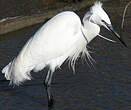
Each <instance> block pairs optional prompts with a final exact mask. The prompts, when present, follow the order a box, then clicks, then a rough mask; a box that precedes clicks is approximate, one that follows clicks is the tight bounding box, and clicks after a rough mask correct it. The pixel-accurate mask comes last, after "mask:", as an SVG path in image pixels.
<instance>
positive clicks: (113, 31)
mask: <svg viewBox="0 0 131 110" xmlns="http://www.w3.org/2000/svg"><path fill="white" fill-rule="evenodd" d="M106 26H107V27H108V28H109V29H110V30H111V32H112V33H113V34H114V35H115V36H116V37H117V38H118V39H119V40H120V41H121V43H122V44H123V45H124V46H125V47H127V45H126V43H125V42H124V41H123V39H122V38H121V37H120V35H119V34H117V32H116V31H115V30H114V29H113V27H112V25H108V24H107V25H106Z"/></svg>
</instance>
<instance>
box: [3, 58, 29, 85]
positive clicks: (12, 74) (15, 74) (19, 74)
mask: <svg viewBox="0 0 131 110" xmlns="http://www.w3.org/2000/svg"><path fill="white" fill-rule="evenodd" d="M2 73H4V74H5V78H6V79H7V80H10V84H14V85H20V84H21V83H22V82H24V81H25V80H31V76H30V72H27V71H26V72H25V71H21V68H19V64H17V62H16V59H14V60H13V61H12V62H10V63H9V64H8V65H7V66H5V67H4V68H3V70H2Z"/></svg>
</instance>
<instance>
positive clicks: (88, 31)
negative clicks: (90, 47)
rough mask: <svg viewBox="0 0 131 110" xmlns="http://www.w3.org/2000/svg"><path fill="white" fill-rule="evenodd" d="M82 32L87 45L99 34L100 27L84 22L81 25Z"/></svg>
mask: <svg viewBox="0 0 131 110" xmlns="http://www.w3.org/2000/svg"><path fill="white" fill-rule="evenodd" d="M82 31H83V33H84V35H85V37H86V39H87V41H88V43H89V42H90V41H92V40H93V39H94V38H95V37H96V36H97V35H98V34H99V32H100V27H99V26H98V25H97V24H94V23H92V22H90V21H88V20H86V21H85V22H84V23H83V25H82Z"/></svg>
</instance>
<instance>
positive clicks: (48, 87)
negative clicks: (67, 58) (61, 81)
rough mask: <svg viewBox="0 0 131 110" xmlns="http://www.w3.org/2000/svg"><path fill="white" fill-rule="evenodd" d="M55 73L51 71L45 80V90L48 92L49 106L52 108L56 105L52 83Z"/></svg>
mask: <svg viewBox="0 0 131 110" xmlns="http://www.w3.org/2000/svg"><path fill="white" fill-rule="evenodd" d="M52 76H53V71H51V70H49V71H48V74H47V76H46V79H45V88H46V92H47V98H48V106H49V107H52V106H53V104H54V99H53V95H52V93H51V81H52Z"/></svg>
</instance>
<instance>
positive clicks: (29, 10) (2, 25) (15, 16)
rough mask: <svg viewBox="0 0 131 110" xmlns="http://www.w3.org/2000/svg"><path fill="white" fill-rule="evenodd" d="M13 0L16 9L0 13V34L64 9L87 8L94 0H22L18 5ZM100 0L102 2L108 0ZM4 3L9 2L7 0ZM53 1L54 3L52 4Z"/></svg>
mask: <svg viewBox="0 0 131 110" xmlns="http://www.w3.org/2000/svg"><path fill="white" fill-rule="evenodd" d="M13 1H14V4H15V3H16V10H15V8H13V11H11V12H10V11H8V12H7V13H3V14H2V13H1V15H3V16H4V17H5V18H3V19H1V21H0V35H2V34H6V33H8V32H12V31H16V30H18V29H21V28H24V27H27V26H31V25H34V24H37V23H41V22H44V21H46V20H48V19H49V18H51V17H52V16H54V15H56V14H57V13H59V12H62V11H65V10H71V11H78V10H80V9H83V8H87V7H89V6H91V5H92V4H93V3H94V2H95V1H96V0H82V1H81V2H79V3H74V2H73V0H72V1H70V2H69V1H68V0H63V2H61V1H59V0H55V1H52V0H51V1H50V2H45V0H40V1H39V2H38V1H36V0H34V1H32V0H29V1H28V2H27V1H24V0H23V2H22V3H21V5H20V7H18V6H17V5H18V3H17V2H15V0H13ZM100 1H103V2H104V1H109V0H100ZM6 3H10V2H9V1H8V0H7V2H6ZM29 3H30V4H29ZM53 3H55V5H53ZM8 5H9V4H7V6H8ZM11 5H12V3H11ZM11 5H9V6H11ZM22 6H23V7H22ZM42 6H43V7H42ZM14 7H15V6H14ZM24 7H25V8H24ZM17 8H18V10H17ZM7 9H10V8H7ZM18 12H19V13H18Z"/></svg>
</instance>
